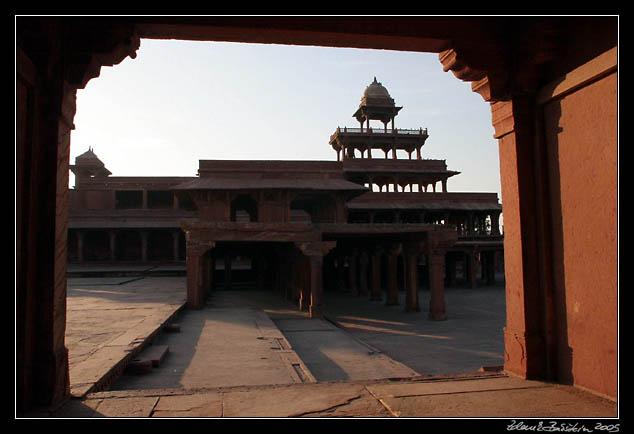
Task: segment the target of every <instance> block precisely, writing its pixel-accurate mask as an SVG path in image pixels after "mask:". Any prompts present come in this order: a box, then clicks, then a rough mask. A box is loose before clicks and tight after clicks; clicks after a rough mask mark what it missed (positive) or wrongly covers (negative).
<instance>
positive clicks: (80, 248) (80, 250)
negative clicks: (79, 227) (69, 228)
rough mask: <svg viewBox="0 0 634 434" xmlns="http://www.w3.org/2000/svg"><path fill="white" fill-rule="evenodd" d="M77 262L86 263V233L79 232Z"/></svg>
mask: <svg viewBox="0 0 634 434" xmlns="http://www.w3.org/2000/svg"><path fill="white" fill-rule="evenodd" d="M76 234H77V261H78V262H79V263H80V264H83V263H84V231H77V232H76Z"/></svg>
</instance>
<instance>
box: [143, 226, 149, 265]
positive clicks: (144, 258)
mask: <svg viewBox="0 0 634 434" xmlns="http://www.w3.org/2000/svg"><path fill="white" fill-rule="evenodd" d="M147 237H148V233H147V231H141V260H142V261H143V262H145V261H147Z"/></svg>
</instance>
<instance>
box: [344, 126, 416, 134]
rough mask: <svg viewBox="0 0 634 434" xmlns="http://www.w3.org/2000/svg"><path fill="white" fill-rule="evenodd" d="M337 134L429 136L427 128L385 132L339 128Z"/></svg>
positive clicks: (370, 129)
mask: <svg viewBox="0 0 634 434" xmlns="http://www.w3.org/2000/svg"><path fill="white" fill-rule="evenodd" d="M337 132H339V133H354V134H360V133H364V134H410V135H411V134H419V135H426V134H427V128H419V129H417V130H408V129H404V128H396V129H394V130H392V129H388V130H384V129H380V128H379V129H374V128H369V129H368V128H364V129H361V128H348V127H343V128H341V127H337Z"/></svg>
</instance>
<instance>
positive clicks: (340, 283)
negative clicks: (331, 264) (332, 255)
mask: <svg viewBox="0 0 634 434" xmlns="http://www.w3.org/2000/svg"><path fill="white" fill-rule="evenodd" d="M345 259H346V258H345V256H344V255H343V253H342V252H339V251H338V252H337V289H339V291H341V292H343V291H345V290H346V284H345V279H344V276H343V268H344V262H345Z"/></svg>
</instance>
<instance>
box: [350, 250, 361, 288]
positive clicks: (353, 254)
mask: <svg viewBox="0 0 634 434" xmlns="http://www.w3.org/2000/svg"><path fill="white" fill-rule="evenodd" d="M357 256H358V250H357V249H352V250H351V251H350V255H348V285H349V287H350V292H351V293H352V294H353V295H358V294H359V288H358V286H357V259H358V258H357Z"/></svg>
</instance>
